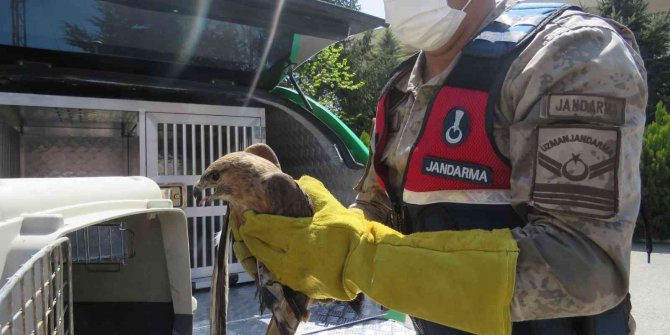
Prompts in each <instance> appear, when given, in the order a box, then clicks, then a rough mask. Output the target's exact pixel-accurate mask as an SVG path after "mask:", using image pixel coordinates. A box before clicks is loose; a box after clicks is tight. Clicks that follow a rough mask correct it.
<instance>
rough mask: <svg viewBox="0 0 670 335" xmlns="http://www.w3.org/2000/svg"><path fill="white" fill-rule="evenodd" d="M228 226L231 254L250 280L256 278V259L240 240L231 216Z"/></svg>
mask: <svg viewBox="0 0 670 335" xmlns="http://www.w3.org/2000/svg"><path fill="white" fill-rule="evenodd" d="M228 224H229V225H230V230H231V232H232V233H233V252H234V253H235V257H236V258H237V261H238V262H239V263H240V264H242V268H243V269H244V271H245V272H246V273H247V274H248V275H249V276H251V277H252V278H254V277H256V271H258V270H257V267H256V257H254V255H252V254H251V251H249V248H248V247H247V245H246V244H245V243H244V241H243V240H242V237H241V236H240V232H239V230H238V229H237V224H236V222H235V220H234V219H233V216H232V215H231V216H230V217H229V218H228Z"/></svg>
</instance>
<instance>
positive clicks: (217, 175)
mask: <svg viewBox="0 0 670 335" xmlns="http://www.w3.org/2000/svg"><path fill="white" fill-rule="evenodd" d="M209 177H210V178H212V180H213V181H217V180H219V173H218V172H213V173H212V174H211V175H210V176H209Z"/></svg>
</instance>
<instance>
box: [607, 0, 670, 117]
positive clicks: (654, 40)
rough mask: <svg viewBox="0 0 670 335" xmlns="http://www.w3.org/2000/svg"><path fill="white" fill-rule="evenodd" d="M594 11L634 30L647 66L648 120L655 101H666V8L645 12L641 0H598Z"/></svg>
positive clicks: (669, 38)
mask: <svg viewBox="0 0 670 335" xmlns="http://www.w3.org/2000/svg"><path fill="white" fill-rule="evenodd" d="M597 10H598V13H599V14H600V15H601V16H603V17H608V18H611V19H613V20H615V21H618V22H620V23H622V24H624V25H625V26H627V27H628V28H630V30H631V31H632V32H633V33H634V34H635V38H636V40H637V42H638V44H639V46H640V54H641V56H642V59H643V60H644V63H645V66H646V68H647V76H648V85H649V104H648V108H647V119H648V121H649V122H651V121H652V120H653V118H654V111H655V110H656V105H657V103H658V102H659V101H663V102H664V104H665V105H666V106H667V105H670V11H667V12H662V13H648V12H647V3H646V2H645V1H644V0H601V1H600V2H599V3H598V8H597Z"/></svg>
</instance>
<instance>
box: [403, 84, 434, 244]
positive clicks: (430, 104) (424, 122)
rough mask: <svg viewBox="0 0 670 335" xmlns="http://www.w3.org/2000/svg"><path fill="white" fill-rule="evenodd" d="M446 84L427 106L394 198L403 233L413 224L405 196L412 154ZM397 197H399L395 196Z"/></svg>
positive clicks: (409, 232)
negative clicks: (398, 190) (409, 222)
mask: <svg viewBox="0 0 670 335" xmlns="http://www.w3.org/2000/svg"><path fill="white" fill-rule="evenodd" d="M444 86H446V84H443V85H442V86H440V88H439V89H438V90H437V92H436V93H435V95H433V97H432V98H431V100H430V102H429V103H428V106H427V107H426V113H425V114H424V117H423V121H422V122H421V131H419V134H418V135H417V137H416V139H415V140H414V144H412V148H411V149H410V151H409V155H407V163H406V164H405V172H404V173H403V176H402V183H401V184H400V197H399V198H400V199H396V201H393V200H392V203H393V208H394V212H395V213H394V216H395V218H396V219H397V220H402V221H396V223H397V225H398V227H400V228H401V231H400V232H401V233H403V234H411V233H412V229H410V228H411V227H410V226H411V225H409V224H408V223H407V222H406V219H407V216H406V212H407V204H406V203H405V200H404V196H405V184H406V183H407V174H408V173H409V163H410V162H411V160H412V156H414V150H415V149H416V147H417V145H418V144H419V141H420V140H421V137H423V133H424V132H425V130H426V124H428V119H429V118H430V114H431V113H432V112H433V105H434V104H435V100H437V96H438V95H439V94H440V92H441V91H442V88H444ZM395 198H397V197H395Z"/></svg>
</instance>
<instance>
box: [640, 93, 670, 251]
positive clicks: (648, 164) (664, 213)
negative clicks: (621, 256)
mask: <svg viewBox="0 0 670 335" xmlns="http://www.w3.org/2000/svg"><path fill="white" fill-rule="evenodd" d="M641 166H642V168H641V170H642V171H641V172H642V175H643V176H644V178H643V181H644V182H643V184H642V199H643V202H644V209H645V212H646V213H644V214H645V219H647V218H649V221H650V222H649V223H650V224H651V228H652V236H654V237H655V238H663V239H667V238H670V187H669V186H668V185H670V115H668V111H667V109H666V108H665V106H664V105H663V103H662V102H658V104H657V105H656V118H655V121H654V122H652V123H650V124H649V126H647V130H646V132H645V134H644V147H643V155H642V164H641Z"/></svg>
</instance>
